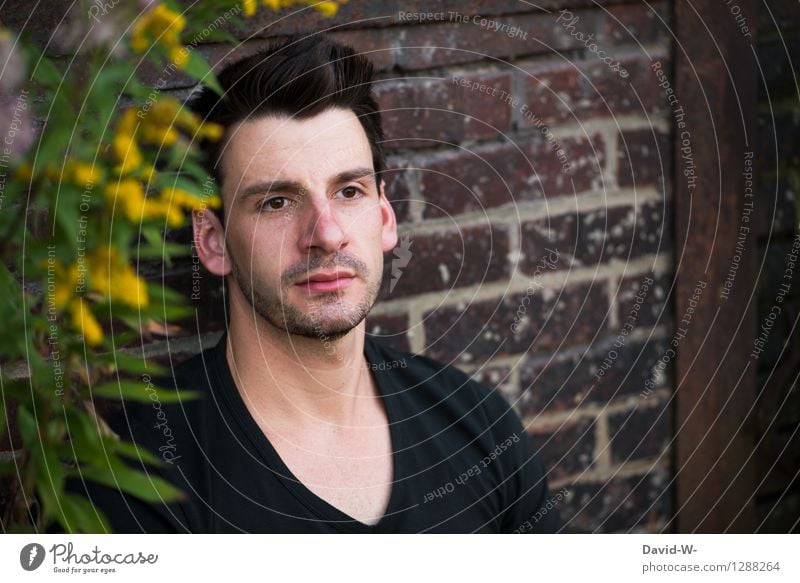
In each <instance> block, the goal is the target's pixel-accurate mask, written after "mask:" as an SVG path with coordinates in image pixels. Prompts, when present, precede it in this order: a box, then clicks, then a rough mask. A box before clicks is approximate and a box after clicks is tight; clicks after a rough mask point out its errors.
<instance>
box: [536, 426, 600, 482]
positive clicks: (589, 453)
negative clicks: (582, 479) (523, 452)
mask: <svg viewBox="0 0 800 583" xmlns="http://www.w3.org/2000/svg"><path fill="white" fill-rule="evenodd" d="M595 429H596V421H595V419H594V418H583V419H579V420H575V421H565V422H564V423H561V424H558V425H555V426H553V425H549V424H548V425H544V424H542V425H540V426H537V425H536V423H534V425H533V427H532V428H531V430H530V434H531V437H532V442H533V446H534V448H535V449H536V455H538V456H539V457H540V458H541V460H542V461H543V462H544V465H545V467H546V468H547V469H548V471H549V473H548V476H547V479H548V480H550V481H554V480H560V479H562V478H566V477H567V476H570V475H573V474H579V473H581V472H583V471H586V470H590V469H592V465H593V464H594V462H595V459H594V446H595V441H596V439H595Z"/></svg>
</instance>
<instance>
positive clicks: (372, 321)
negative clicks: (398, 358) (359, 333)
mask: <svg viewBox="0 0 800 583" xmlns="http://www.w3.org/2000/svg"><path fill="white" fill-rule="evenodd" d="M365 330H366V332H367V334H370V335H372V336H373V337H374V338H375V340H377V341H378V342H380V343H381V344H384V345H386V346H389V347H391V348H394V349H395V350H401V351H403V352H411V347H410V345H409V342H408V334H409V329H408V316H407V315H406V314H401V315H391V316H388V315H383V316H377V315H376V316H368V317H367V321H366V324H365Z"/></svg>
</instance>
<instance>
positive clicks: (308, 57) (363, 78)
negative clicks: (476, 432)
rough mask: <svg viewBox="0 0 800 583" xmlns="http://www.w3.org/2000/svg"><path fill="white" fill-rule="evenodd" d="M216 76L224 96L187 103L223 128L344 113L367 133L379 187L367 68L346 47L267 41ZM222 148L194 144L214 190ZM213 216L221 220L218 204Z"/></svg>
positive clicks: (317, 39) (378, 136)
mask: <svg viewBox="0 0 800 583" xmlns="http://www.w3.org/2000/svg"><path fill="white" fill-rule="evenodd" d="M217 78H218V80H219V84H220V86H221V87H222V90H223V92H224V95H222V96H220V95H218V94H217V93H216V92H215V91H214V90H213V89H211V88H210V87H205V86H204V87H203V88H202V89H201V90H200V91H199V93H197V94H196V95H195V96H193V97H192V98H191V99H190V100H189V102H188V104H187V105H188V106H189V108H190V109H191V110H192V111H194V112H195V113H197V114H198V115H199V116H200V117H201V118H202V119H203V120H204V121H211V122H215V123H218V124H220V125H222V126H223V127H224V128H225V129H226V130H227V129H228V128H229V127H230V126H232V125H234V124H236V123H238V122H240V121H242V120H245V119H257V118H259V117H263V116H265V115H270V114H279V115H287V116H293V117H299V118H307V117H312V116H314V115H317V114H319V113H322V112H323V111H325V110H327V109H330V108H332V107H341V108H344V109H350V110H351V111H352V112H353V113H354V114H355V115H356V116H357V117H358V120H359V122H360V123H361V126H362V127H363V128H364V132H365V133H366V134H367V139H368V140H369V143H370V148H371V150H372V164H373V167H374V170H375V181H376V183H380V174H381V173H382V172H383V171H384V170H385V168H386V162H385V158H384V154H383V149H382V147H381V143H382V142H383V140H384V135H383V129H382V128H381V118H380V112H379V111H378V104H377V103H376V101H375V99H374V98H373V97H372V93H371V90H372V78H373V67H372V63H371V62H370V61H369V60H368V59H367V58H366V57H364V56H363V55H361V54H358V53H356V52H355V51H354V50H353V49H352V48H351V47H348V46H345V45H342V44H340V43H338V42H336V41H333V40H331V39H329V38H328V37H326V36H324V35H314V36H308V37H299V36H292V37H289V38H287V39H284V40H280V41H276V40H273V41H272V42H271V43H270V45H269V46H268V47H267V48H266V49H263V50H261V51H259V52H258V53H256V54H254V55H252V56H250V57H245V58H244V59H241V60H239V61H237V62H235V63H233V64H231V65H229V66H227V67H226V68H225V69H223V70H222V71H221V72H220V73H219V74H218V75H217ZM223 144H224V139H222V140H220V141H219V142H211V141H208V140H205V141H201V143H200V147H201V149H202V150H203V152H204V155H205V166H206V169H207V171H208V172H209V173H210V175H211V176H212V177H213V178H214V179H215V180H216V182H217V185H218V186H219V188H220V191H221V189H222V180H223V176H222V165H221V158H222V146H223ZM217 214H218V216H219V217H220V220H221V221H223V220H224V205H223V206H222V207H221V208H220V210H219V211H218V213H217ZM223 224H224V223H223Z"/></svg>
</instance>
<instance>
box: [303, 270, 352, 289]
mask: <svg viewBox="0 0 800 583" xmlns="http://www.w3.org/2000/svg"><path fill="white" fill-rule="evenodd" d="M354 280H355V274H354V273H353V272H352V271H346V270H338V269H337V270H332V271H319V272H317V273H314V274H311V275H309V276H308V277H307V278H306V279H304V280H302V281H298V282H297V283H296V284H295V285H297V286H299V287H301V288H303V289H304V290H306V291H307V292H309V293H312V292H332V291H338V290H341V289H344V288H346V287H347V286H349V285H350V284H351V283H353V281H354Z"/></svg>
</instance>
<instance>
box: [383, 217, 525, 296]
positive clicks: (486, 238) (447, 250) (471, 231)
mask: <svg viewBox="0 0 800 583" xmlns="http://www.w3.org/2000/svg"><path fill="white" fill-rule="evenodd" d="M404 236H406V237H408V241H409V246H408V247H407V249H408V250H409V251H410V253H411V258H410V260H409V261H408V263H407V265H406V266H400V269H401V271H400V274H399V277H397V278H393V276H392V263H393V262H395V261H397V262H398V265H399V263H400V262H401V261H400V260H401V259H402V256H401V255H399V254H398V252H399V251H398V250H396V251H393V252H392V253H389V254H386V255H385V259H384V273H383V285H382V287H381V298H382V299H395V298H399V297H403V296H409V295H413V294H420V293H425V292H432V291H443V292H444V291H448V290H451V289H454V288H458V287H464V286H468V285H474V284H480V283H489V282H493V281H499V280H503V279H507V278H508V277H509V275H510V269H509V264H508V252H509V247H508V233H507V232H506V231H505V230H504V229H499V228H497V227H492V226H481V227H465V228H462V229H460V230H459V231H457V232H454V233H436V234H431V235H416V236H415V235H413V234H409V235H401V241H400V243H399V244H398V247H401V246H402V239H403V237H404ZM393 279H395V281H396V283H395V284H394V289H390V288H391V285H392V283H391V282H392V280H393Z"/></svg>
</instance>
